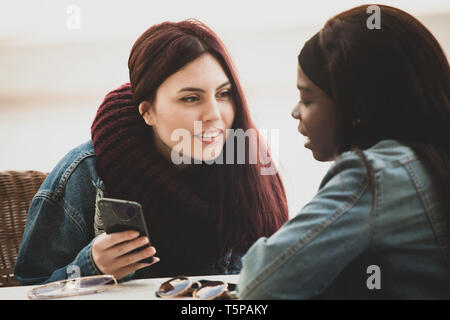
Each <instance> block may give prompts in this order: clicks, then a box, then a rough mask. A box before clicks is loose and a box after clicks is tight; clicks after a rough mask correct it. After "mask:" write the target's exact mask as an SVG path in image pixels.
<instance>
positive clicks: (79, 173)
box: [14, 141, 241, 285]
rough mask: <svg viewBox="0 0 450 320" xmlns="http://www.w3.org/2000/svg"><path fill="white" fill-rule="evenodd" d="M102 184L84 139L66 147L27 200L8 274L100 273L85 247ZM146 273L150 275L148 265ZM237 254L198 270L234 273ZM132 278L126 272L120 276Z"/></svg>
mask: <svg viewBox="0 0 450 320" xmlns="http://www.w3.org/2000/svg"><path fill="white" fill-rule="evenodd" d="M104 194H105V185H104V183H103V182H102V180H101V179H100V178H99V176H98V174H97V172H96V170H95V152H94V148H93V146H92V142H91V141H88V142H86V143H84V144H82V145H81V146H79V147H77V148H75V149H73V150H72V151H70V152H69V153H68V154H67V155H66V156H65V157H64V158H63V159H62V160H61V161H60V162H59V163H58V164H57V166H56V167H55V168H54V169H53V170H52V172H51V173H50V174H49V176H48V177H47V179H46V180H45V181H44V183H43V184H42V186H41V187H40V189H39V191H38V192H37V194H36V195H35V197H34V198H33V201H32V202H31V205H30V209H29V211H28V216H27V222H26V226H25V232H24V235H23V239H22V244H21V247H20V250H19V254H18V258H17V262H16V266H15V270H14V274H15V277H16V279H18V280H19V282H20V284H21V285H30V284H37V283H47V282H52V281H56V280H63V279H66V278H68V277H73V276H91V275H97V274H101V272H100V271H99V270H98V269H97V267H96V265H95V263H94V261H93V260H92V254H91V247H92V243H93V240H94V238H95V236H96V235H97V234H98V233H99V232H101V228H100V227H99V226H98V225H97V224H98V221H99V219H98V216H97V215H96V208H95V207H96V206H95V202H96V199H97V198H98V197H102V196H103V195H104ZM148 269H149V272H147V273H146V274H148V275H150V276H151V267H149V268H148ZM240 269H241V255H239V254H237V253H233V252H231V251H230V252H228V253H227V254H226V255H225V256H224V257H223V258H222V259H221V260H220V261H218V262H217V263H216V264H214V265H212V266H210V268H205V270H199V273H198V274H199V275H206V274H236V273H239V271H240ZM133 277H134V274H130V275H129V276H127V277H126V278H125V279H123V280H129V279H132V278H133Z"/></svg>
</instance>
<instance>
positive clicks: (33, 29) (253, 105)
mask: <svg viewBox="0 0 450 320" xmlns="http://www.w3.org/2000/svg"><path fill="white" fill-rule="evenodd" d="M0 3H1V8H2V9H1V11H0V171H4V170H40V171H45V172H49V171H51V170H52V168H53V167H54V166H55V165H56V163H57V162H58V161H59V160H60V159H61V158H62V157H63V156H64V155H65V154H66V153H67V152H68V151H69V150H70V149H72V148H74V147H75V146H78V145H79V144H81V143H83V142H85V141H87V140H88V139H90V127H91V123H92V121H93V119H94V115H95V113H96V111H97V108H98V107H99V105H100V103H101V102H102V100H103V98H104V96H105V95H106V94H107V93H108V92H109V91H111V90H113V89H115V88H117V87H118V86H120V85H121V84H123V83H125V82H129V78H128V67H127V62H128V55H129V53H130V50H131V47H132V45H133V43H134V41H136V39H137V38H138V37H139V36H140V35H141V34H142V33H143V32H144V31H145V30H146V29H147V28H149V27H150V26H151V25H153V24H155V23H160V22H163V21H166V20H170V21H179V20H182V19H186V18H197V19H199V20H201V21H203V22H205V23H206V24H207V25H208V26H209V27H211V28H212V29H213V30H214V31H215V32H216V33H217V34H218V35H219V36H220V37H221V39H222V40H223V41H224V43H225V45H226V46H227V47H228V49H229V51H230V53H231V56H232V58H233V60H234V63H235V65H236V67H237V70H238V72H239V75H240V78H241V82H242V84H243V87H244V90H245V91H246V93H247V99H248V102H249V106H250V110H251V113H252V116H253V118H254V120H255V123H256V125H257V127H258V128H261V129H266V130H269V131H270V130H273V129H275V130H279V141H278V143H277V145H276V146H274V147H276V148H275V149H274V150H273V151H274V152H275V153H276V155H275V156H276V158H277V159H278V161H279V169H280V173H281V175H282V177H283V180H284V183H285V187H286V191H287V197H288V203H289V208H290V216H291V217H292V216H293V215H295V214H296V213H298V211H299V210H300V209H301V208H302V206H303V205H305V204H306V203H307V202H308V201H309V200H310V199H311V198H312V197H313V195H314V194H315V193H316V191H317V188H318V187H319V184H320V181H321V179H322V177H323V175H324V174H325V172H326V170H327V169H328V167H329V166H330V163H319V162H317V161H315V160H314V159H313V158H312V155H311V153H310V151H309V150H306V149H304V148H303V143H304V138H303V137H302V136H301V135H300V134H299V133H298V132H297V125H298V121H296V120H294V119H292V118H291V117H290V113H291V110H292V108H293V107H294V105H295V104H296V102H297V100H298V93H297V90H296V71H297V69H296V65H297V55H298V53H299V51H300V49H301V47H302V46H303V44H304V42H305V41H306V40H307V39H308V38H309V37H311V36H312V35H313V34H314V33H315V32H317V31H318V30H319V29H320V28H321V27H322V25H323V24H324V23H325V21H326V20H327V18H329V17H331V16H333V15H335V14H337V13H339V12H341V11H343V10H346V9H350V8H352V7H354V6H356V5H361V4H366V3H367V2H365V1H351V0H340V1H331V0H330V1H320V0H316V1H301V0H296V1H288V0H276V1H275V0H271V1H265V0H257V1H254V0H247V1H243V0H228V1H217V0H210V1H206V0H204V1H201V0H190V1H182V0H180V1H170V0H166V1H135V0H127V1H106V0H97V1H77V0H70V1H66V0H49V1H43V0H30V1H20V0H19V1H1V2H0ZM380 3H381V4H387V5H392V6H395V7H398V8H400V9H402V10H405V11H407V12H409V13H410V14H412V15H414V16H415V17H417V18H418V19H419V20H420V21H422V23H424V24H425V25H426V26H427V27H428V28H429V29H430V30H431V32H432V33H433V34H434V35H435V37H436V38H437V39H438V41H439V42H440V43H441V45H442V46H443V48H444V50H445V52H446V54H447V56H448V53H449V52H450V32H449V31H450V1H449V0H428V1H417V0H415V1H412V0H398V1H382V2H380ZM368 16H369V15H368ZM382 19H383V18H382V16H381V26H382V24H383V20H382ZM269 142H270V139H269Z"/></svg>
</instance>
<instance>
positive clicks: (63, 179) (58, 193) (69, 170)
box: [55, 151, 95, 198]
mask: <svg viewBox="0 0 450 320" xmlns="http://www.w3.org/2000/svg"><path fill="white" fill-rule="evenodd" d="M92 156H95V152H94V151H89V152H84V153H82V154H80V156H79V157H77V158H76V159H75V160H74V161H73V162H72V163H71V164H70V166H69V167H68V168H67V169H66V170H65V171H64V173H63V175H62V176H61V178H60V180H59V183H58V186H57V187H56V189H55V196H56V197H58V198H60V197H61V196H62V194H63V191H64V189H65V187H66V184H67V181H68V180H69V177H70V176H71V175H72V173H73V172H74V170H75V169H76V167H77V166H78V165H79V164H80V163H81V162H82V161H83V160H84V159H86V158H89V157H92Z"/></svg>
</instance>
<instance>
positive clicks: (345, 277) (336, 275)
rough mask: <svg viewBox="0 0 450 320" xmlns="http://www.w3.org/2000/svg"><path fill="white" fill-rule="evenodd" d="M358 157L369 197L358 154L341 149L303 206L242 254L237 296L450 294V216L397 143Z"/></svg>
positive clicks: (430, 296)
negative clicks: (370, 170)
mask: <svg viewBox="0 0 450 320" xmlns="http://www.w3.org/2000/svg"><path fill="white" fill-rule="evenodd" d="M364 154H365V155H366V157H367V158H368V160H369V162H370V164H371V166H372V167H373V169H374V172H375V179H374V180H375V181H374V184H375V199H373V198H372V194H371V190H370V188H369V185H368V179H367V178H366V168H365V166H364V164H363V161H362V160H361V158H360V157H358V156H357V155H356V154H355V153H354V152H345V153H343V154H342V155H341V156H340V157H339V158H338V160H337V161H336V162H335V163H334V164H333V165H332V166H331V168H330V169H329V171H328V172H327V174H326V175H325V177H324V179H323V180H322V182H321V185H320V187H319V191H318V193H317V194H316V196H315V197H314V198H313V199H312V201H311V202H309V203H308V204H307V205H306V206H304V207H303V208H302V210H301V211H300V213H299V214H298V215H297V216H295V217H294V218H292V219H291V220H290V221H288V222H287V223H286V224H285V225H284V226H283V227H282V228H281V229H279V230H278V232H276V233H275V234H274V235H273V236H271V237H270V238H260V239H259V240H258V241H257V242H256V243H255V244H254V245H253V246H252V247H251V248H250V249H249V250H248V252H247V254H246V255H245V256H244V258H243V268H242V270H241V275H240V279H239V284H238V290H239V295H240V298H243V299H309V298H314V299H317V298H318V299H320V298H323V299H344V298H346V299H348V298H354V299H358V298H363V299H366V298H383V299H385V298H390V299H392V298H393V299H422V298H424V299H442V298H444V299H449V298H450V264H449V262H450V255H449V252H450V250H449V245H450V242H449V230H450V229H449V222H448V216H449V213H448V212H443V211H444V210H443V209H442V206H441V204H440V203H439V201H438V200H437V198H436V195H435V192H433V190H432V183H431V178H430V175H429V173H428V172H427V170H426V169H425V167H424V165H423V163H422V162H421V161H419V160H418V158H417V157H416V155H415V154H414V152H413V151H412V150H411V149H410V148H409V147H407V146H404V145H402V144H400V143H399V142H397V141H393V140H384V141H381V142H379V143H378V144H376V145H375V146H373V147H372V148H370V149H367V150H365V151H364ZM305 183H306V182H305ZM373 200H375V201H374V202H373ZM372 203H374V206H373V207H372Z"/></svg>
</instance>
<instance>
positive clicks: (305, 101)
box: [299, 100, 311, 107]
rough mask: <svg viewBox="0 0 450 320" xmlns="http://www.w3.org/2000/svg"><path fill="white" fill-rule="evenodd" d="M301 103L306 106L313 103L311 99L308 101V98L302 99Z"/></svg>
mask: <svg viewBox="0 0 450 320" xmlns="http://www.w3.org/2000/svg"><path fill="white" fill-rule="evenodd" d="M299 103H300V104H302V105H304V106H305V107H307V106H309V105H310V104H311V101H307V100H300V101H299Z"/></svg>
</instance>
